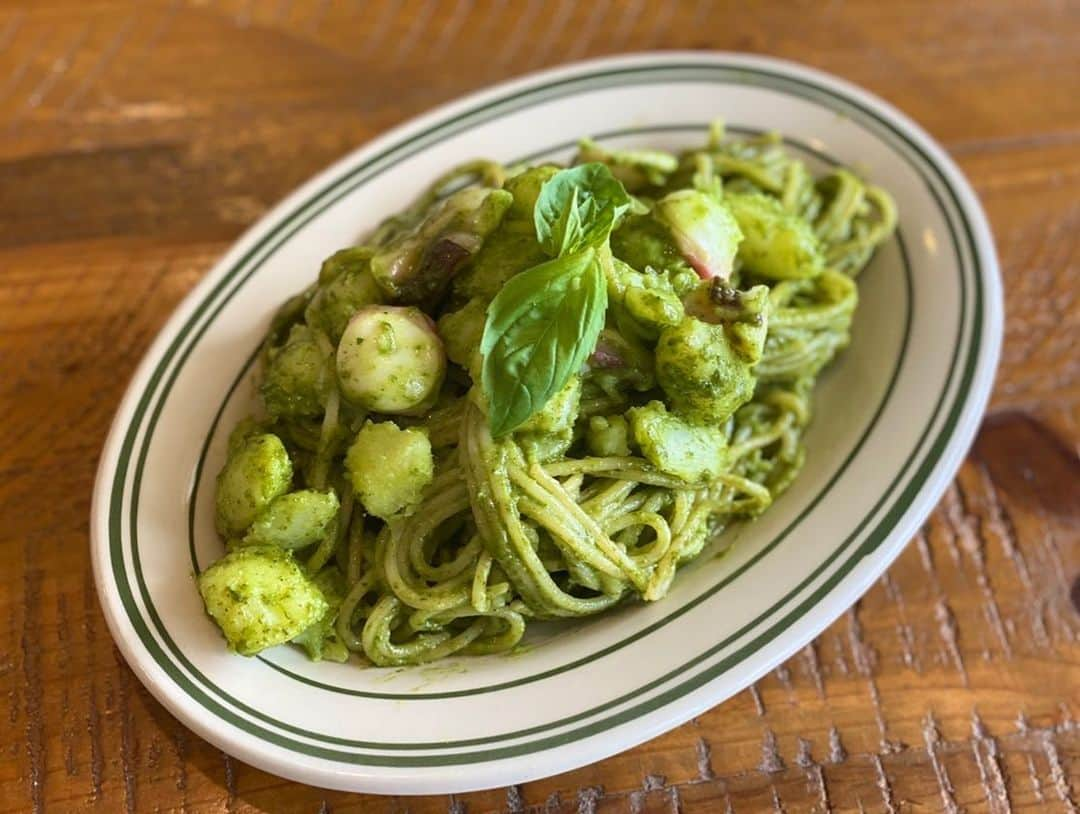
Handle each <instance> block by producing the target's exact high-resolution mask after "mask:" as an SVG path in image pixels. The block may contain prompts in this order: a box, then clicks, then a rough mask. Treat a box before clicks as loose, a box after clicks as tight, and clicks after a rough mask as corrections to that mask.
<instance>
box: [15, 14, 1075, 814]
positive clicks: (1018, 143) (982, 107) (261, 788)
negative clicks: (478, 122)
mask: <svg viewBox="0 0 1080 814" xmlns="http://www.w3.org/2000/svg"><path fill="white" fill-rule="evenodd" d="M648 48H708V49H734V50H743V51H758V52H764V53H770V54H775V55H779V56H784V57H788V58H792V59H797V60H801V61H803V62H807V63H810V64H812V65H817V66H820V67H822V68H825V69H826V70H831V71H834V72H836V73H839V74H842V75H844V76H846V77H848V78H849V79H851V80H853V81H855V82H858V83H860V84H863V85H865V86H866V87H868V88H869V89H870V90H872V91H874V92H876V93H878V94H880V95H882V96H884V97H885V98H886V99H888V100H890V101H892V102H894V103H895V104H897V105H898V106H899V107H901V108H903V109H904V110H906V111H907V112H909V113H910V114H911V115H912V116H914V118H915V119H917V120H918V121H919V122H920V123H921V124H923V125H924V126H925V127H926V128H927V129H928V130H929V131H930V132H931V133H932V134H933V135H934V136H935V137H937V138H938V139H940V140H941V141H942V142H943V143H944V144H945V146H946V147H947V148H948V149H949V150H950V151H951V153H952V154H953V155H954V156H955V157H956V159H957V160H958V161H959V162H960V164H961V165H962V167H963V168H964V170H965V171H966V172H967V173H968V174H969V177H970V178H971V179H972V181H973V183H974V185H975V187H976V189H977V191H978V192H979V194H980V196H981V197H982V200H983V203H984V205H985V206H986V208H987V211H988V213H989V215H990V219H991V221H992V223H993V226H994V229H995V234H996V238H997V243H998V249H999V252H1000V255H1001V260H1002V266H1003V270H1004V274H1005V282H1006V289H1007V310H1008V324H1007V334H1006V344H1005V350H1004V354H1003V359H1002V367H1001V372H1000V375H999V379H998V382H997V387H996V390H995V394H994V398H993V403H992V409H991V412H990V414H989V416H988V418H987V420H986V422H985V424H984V426H983V428H982V431H981V433H980V435H979V437H978V440H977V443H976V445H975V447H974V448H973V450H972V452H971V454H970V456H969V457H968V459H967V461H966V462H965V463H964V465H963V468H962V469H961V471H960V473H959V475H958V477H957V479H956V481H955V483H954V484H953V485H952V487H951V488H950V489H949V491H948V493H947V494H946V496H945V498H944V500H943V501H942V504H941V506H939V507H938V509H937V510H936V511H935V513H934V514H933V516H932V517H931V518H930V520H929V521H928V522H927V524H926V526H925V527H924V528H923V530H922V531H921V532H920V534H919V535H918V536H917V538H916V539H915V540H914V541H913V542H912V544H911V545H910V546H909V547H908V548H907V549H906V551H905V552H904V554H903V555H902V556H901V557H900V559H899V560H898V561H897V563H896V564H895V565H894V566H893V567H892V568H891V569H890V570H889V572H888V573H887V574H886V575H885V576H884V577H883V578H882V579H881V580H880V581H879V582H878V583H877V584H876V585H874V586H873V588H871V590H870V591H869V592H868V593H867V594H866V596H865V597H864V598H863V599H862V600H861V601H860V602H859V603H858V604H857V605H856V606H855V607H854V608H852V609H851V610H850V611H849V612H848V613H847V614H846V615H845V616H844V617H843V618H842V619H841V620H839V621H838V622H837V623H836V624H834V625H833V626H832V627H831V628H829V629H828V630H827V631H826V632H825V633H823V634H822V635H821V636H820V637H819V638H818V639H817V640H816V641H814V642H813V643H812V644H811V645H809V646H808V647H807V648H806V649H805V650H804V651H803V652H801V653H800V654H798V655H797V656H795V657H794V658H792V659H791V660H790V661H788V662H787V663H786V664H785V665H783V666H782V667H780V668H779V669H777V670H776V671H774V672H773V673H771V674H769V675H768V676H766V677H765V678H763V679H762V680H761V681H759V682H758V683H757V685H756V686H755V687H753V688H752V689H750V690H748V691H746V692H744V693H742V694H740V695H739V696H737V697H736V698H733V699H731V700H730V701H728V702H727V703H725V704H722V705H721V706H719V707H716V708H715V709H712V710H710V711H709V712H708V713H706V714H704V715H702V716H701V717H700V718H698V719H696V720H694V721H692V722H690V723H689V724H687V725H685V726H683V727H680V728H679V729H677V730H675V731H673V732H670V733H668V734H666V735H664V736H662V737H659V738H657V739H655V740H653V741H650V742H649V743H646V744H644V745H642V746H640V747H638V748H636V749H633V750H631V751H629V752H626V753H624V754H621V755H618V756H616V757H614V758H611V759H609V760H606V761H604V762H602V763H599V764H597V765H594V766H590V767H586V768H583V769H580V770H578V771H575V772H571V773H569V774H566V775H562V776H558V777H553V778H549V779H547V780H543V781H539V782H536V783H530V784H527V785H525V786H523V787H511V788H507V789H499V790H493V791H489V792H483V793H478V794H472V795H462V796H457V797H450V798H446V797H438V798H413V799H407V798H376V797H366V796H362V795H350V794H340V793H330V792H324V791H320V790H317V789H312V788H308V787H305V786H301V785H297V784H293V783H288V782H285V781H282V780H280V779H278V778H275V777H272V776H270V775H267V774H265V773H263V772H260V771H257V770H255V769H253V768H250V767H248V766H246V765H244V764H242V763H240V762H238V761H236V760H234V759H231V758H229V757H226V756H225V755H223V754H222V753H221V752H220V751H218V750H216V749H214V748H212V747H211V746H209V745H208V744H206V743H205V742H203V741H202V740H200V739H199V738H197V737H196V736H194V735H192V734H191V733H190V732H188V731H187V730H186V729H185V728H184V727H183V726H181V725H180V724H178V723H177V722H176V721H175V720H174V719H173V718H172V717H171V716H169V715H168V714H167V713H166V712H164V711H163V710H162V708H161V707H160V706H159V705H158V704H157V703H156V702H155V701H153V700H152V699H151V698H150V696H149V695H148V694H147V692H146V691H145V690H144V689H143V688H142V686H141V685H140V684H139V683H138V681H137V680H136V679H135V678H134V676H133V675H132V673H131V672H130V670H128V668H127V667H126V666H125V665H124V664H123V662H122V660H121V659H120V657H119V655H118V654H117V652H116V650H115V648H114V647H113V645H112V643H111V640H110V639H109V636H108V632H107V631H106V629H105V626H104V622H103V620H102V617H101V614H100V611H99V609H98V605H97V600H96V598H95V596H94V591H93V585H92V581H91V577H90V574H89V568H88V557H87V524H88V511H89V495H90V490H91V486H92V482H93V475H94V467H95V465H96V459H97V455H98V451H99V449H100V446H101V443H102V441H103V439H104V434H105V432H106V430H107V427H108V423H109V420H110V417H111V415H112V413H113V411H114V409H115V407H116V405H117V402H118V400H119V398H120V395H121V393H122V391H123V388H124V384H125V381H126V379H127V377H128V376H129V375H130V374H131V372H132V370H133V368H134V366H135V364H136V363H137V361H138V359H139V358H140V356H141V355H142V353H143V352H144V351H145V349H146V347H147V346H148V344H149V342H150V341H151V339H152V338H153V336H154V334H155V332H156V331H157V329H158V328H159V327H160V325H161V324H162V322H163V321H164V320H165V318H166V317H167V316H168V314H169V313H170V311H171V310H172V309H173V308H174V307H175V305H176V304H177V302H178V301H179V299H180V298H181V297H182V296H183V295H184V293H185V292H187V291H188V290H189V289H190V288H191V287H192V286H193V285H194V283H195V282H196V281H197V280H198V279H199V278H200V276H201V275H202V274H203V273H204V272H205V271H206V270H207V268H208V267H209V266H210V265H211V264H212V263H213V261H214V260H215V258H216V257H218V256H219V255H220V253H221V252H222V251H223V250H224V249H225V248H226V246H227V245H228V244H229V242H230V241H231V240H233V239H234V238H235V237H236V235H237V234H238V233H239V232H240V231H241V230H242V229H243V228H244V227H245V226H246V225H248V224H249V223H251V222H252V221H253V220H254V219H256V218H257V217H258V216H259V215H260V214H261V213H262V212H263V211H264V210H265V209H266V208H267V207H269V206H270V205H272V204H273V203H274V202H275V201H276V200H277V199H279V198H280V197H281V196H282V195H283V194H285V193H286V192H287V191H289V190H290V189H291V188H292V187H294V186H295V185H296V184H297V183H299V182H300V181H302V180H303V179H305V178H306V177H308V176H309V175H311V174H312V173H313V172H314V171H316V170H317V169H319V168H321V167H322V166H324V165H326V164H327V163H329V162H330V161H332V160H333V159H335V158H336V157H338V156H340V155H342V154H343V153H345V152H346V151H347V150H349V149H351V148H353V147H354V146H356V145H357V144H360V143H362V142H363V141H365V140H366V139H368V138H370V137H372V136H373V135H375V134H376V133H378V132H380V131H382V130H384V129H386V128H387V127H389V126H391V125H393V124H394V123H396V122H398V121H400V120H402V119H403V118H405V117H407V116H409V115H412V114H414V113H417V112H420V111H422V110H424V109H425V108H427V107H430V106H431V105H433V104H436V103H438V102H440V101H444V100H446V99H449V98H452V97H454V96H456V95H458V94H460V93H462V92H464V91H467V90H469V89H472V88H475V87H479V86H481V85H483V84H485V83H488V82H492V81H496V80H498V79H501V78H504V77H506V76H510V75H515V74H519V73H521V72H524V71H527V70H531V69H535V68H539V67H543V66H546V65H552V64H557V63H560V62H564V61H566V60H570V59H574V58H580V57H584V56H589V55H597V54H604V53H614V52H618V51H626V50H634V49H648ZM1077 54H1080V6H1078V5H1077V4H1076V3H1068V2H1052V1H1051V0H1046V2H1039V1H1038V0H1026V1H1025V2H1020V3H1016V2H1007V1H1006V0H986V1H985V2H978V3H976V2H955V3H950V4H938V3H930V2H893V3H875V2H869V1H867V2H847V3H844V2H833V3H828V4H819V3H810V2H800V3H789V2H780V0H775V1H774V2H760V3H753V4H747V3H745V2H743V3H737V4H736V3H712V2H697V3H664V4H652V3H647V2H645V1H644V0H627V2H615V1H614V0H596V1H595V2H592V3H575V2H571V0H555V2H551V3H542V2H539V0H526V2H520V3H504V2H495V0H491V1H490V2H473V0H449V2H434V0H407V1H406V2H327V1H326V0H292V1H291V2H290V0H270V1H268V2H262V0H202V1H201V2H196V1H195V0H172V1H171V2H170V1H169V0H163V1H162V2H110V1H109V0H85V1H83V2H77V1H76V0H39V2H34V3H25V2H24V3H18V2H10V1H9V0H0V558H2V563H3V566H4V568H3V571H2V574H3V576H2V577H0V620H2V621H0V699H2V700H0V706H3V707H5V708H6V709H3V710H0V721H2V722H3V724H2V726H3V728H2V729H0V731H2V732H3V733H4V734H5V735H6V737H4V738H3V739H0V812H16V811H45V810H51V811H62V812H66V811H103V812H113V811H128V812H142V811H158V810H160V811H198V812H201V811H227V812H253V811H275V812H276V811H304V812H331V811H332V812H345V811H375V812H380V811H385V812H400V811H410V812H435V811H439V812H446V811H449V812H466V811H467V812H484V811H508V812H541V811H542V812H574V811H576V812H607V811H619V812H679V811H683V812H689V811H733V812H747V811H775V812H781V811H783V812H797V811H818V812H822V811H885V812H901V811H916V810H931V811H944V812H960V811H969V812H976V811H987V812H993V813H994V814H996V813H997V812H1014V811H1016V812H1018V811H1027V810H1032V811H1034V810H1039V811H1042V810H1046V811H1058V812H1076V811H1077V810H1078V807H1080V727H1078V724H1077V714H1078V706H1080V582H1078V579H1080V463H1078V457H1077V452H1078V449H1080V355H1078V353H1077V350H1076V349H1077V347H1078V346H1080V305H1078V302H1077V291H1078V290H1080V252H1078V237H1077V235H1078V233H1080V197H1078V196H1077V190H1078V189H1080V61H1078V57H1077Z"/></svg>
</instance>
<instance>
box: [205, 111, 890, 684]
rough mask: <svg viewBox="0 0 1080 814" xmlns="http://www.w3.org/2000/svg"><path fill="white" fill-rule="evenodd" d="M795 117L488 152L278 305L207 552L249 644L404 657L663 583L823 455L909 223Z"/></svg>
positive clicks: (476, 644)
mask: <svg viewBox="0 0 1080 814" xmlns="http://www.w3.org/2000/svg"><path fill="white" fill-rule="evenodd" d="M895 225H896V210H895V206H894V205H893V202H892V199H891V198H890V197H889V195H888V194H887V193H886V192H884V191H883V190H881V189H879V188H877V187H874V186H872V185H869V184H867V183H866V182H865V181H863V180H862V179H860V178H859V177H858V176H857V175H856V174H855V173H854V172H852V171H851V170H849V169H845V168H836V169H834V170H832V171H831V172H828V173H827V174H825V175H822V176H817V177H815V176H814V174H813V173H812V172H811V171H810V169H809V168H808V167H807V166H806V164H804V163H803V162H802V161H801V160H800V159H798V158H796V157H794V156H792V155H791V154H790V153H789V152H788V151H787V150H786V149H785V147H784V145H783V142H782V140H781V139H780V138H779V137H778V136H776V135H772V134H770V135H765V136H760V137H754V138H746V139H729V138H727V137H726V136H725V134H724V132H723V128H722V127H720V126H716V127H714V128H713V129H712V131H711V133H710V136H709V139H708V142H707V144H706V145H705V146H704V147H702V148H700V149H695V150H690V151H687V152H685V153H682V154H678V155H676V154H671V153H665V152H662V151H656V150H640V151H617V150H609V149H606V148H605V147H603V146H602V145H598V144H595V143H593V142H591V141H588V140H585V141H583V142H582V145H581V151H580V153H579V156H578V161H577V163H576V164H575V165H574V166H573V168H572V169H569V170H562V169H560V168H558V167H555V166H553V165H543V166H539V167H503V166H501V165H499V164H498V163H495V162H491V161H482V160H481V161H473V162H470V163H468V164H465V165H463V166H461V167H459V168H457V169H455V170H452V171H451V172H449V173H447V174H446V175H444V176H443V177H441V178H439V179H438V180H437V181H435V183H434V184H432V186H431V188H430V189H429V191H428V192H427V193H425V194H424V195H422V196H421V197H420V198H419V199H418V200H417V201H416V202H415V203H414V204H413V205H411V206H410V207H409V208H407V209H406V210H404V211H403V212H401V213H398V214H397V215H394V216H392V217H390V218H387V219H386V220H384V221H383V223H382V224H381V225H380V226H379V227H378V228H377V229H376V230H375V231H374V232H373V233H372V234H371V235H370V236H369V238H368V239H366V240H365V241H364V243H363V244H362V245H360V246H357V247H353V248H349V249H345V250H342V251H340V252H337V253H336V254H334V255H333V256H331V257H330V258H329V259H328V260H327V261H326V262H325V263H324V264H323V266H322V269H321V271H320V272H319V278H318V281H317V283H315V284H313V285H312V286H311V287H310V288H308V289H307V290H306V291H305V292H303V293H302V294H300V295H298V296H297V297H294V298H292V299H291V300H289V302H287V303H286V304H285V305H284V306H282V308H281V310H280V311H279V312H278V314H277V315H276V317H275V318H274V320H273V323H272V325H271V328H270V331H269V333H268V335H267V338H266V343H265V349H264V353H263V359H262V373H261V378H260V395H261V412H260V414H259V416H258V417H256V418H252V419H247V420H245V421H244V422H242V423H241V424H240V425H239V426H238V427H237V428H236V430H235V431H234V432H233V434H232V436H231V437H230V441H229V454H228V458H227V461H226V464H225V466H224V467H223V469H222V472H221V474H220V475H219V478H218V492H217V527H218V531H219V533H220V534H221V536H222V538H223V540H224V541H225V542H226V543H227V549H228V553H227V554H226V556H225V557H224V558H223V559H222V560H220V561H219V562H217V563H215V564H214V565H213V566H211V567H210V568H208V569H207V571H205V572H204V574H203V575H202V576H201V577H200V591H201V592H202V595H203V598H204V601H205V602H206V606H207V610H208V611H209V613H210V614H211V615H212V616H213V617H214V619H215V620H216V621H217V622H218V623H219V625H220V626H221V628H222V630H223V632H224V633H225V636H226V639H227V641H228V643H229V645H230V647H232V648H233V649H234V650H236V651H238V652H240V653H243V654H246V655H250V654H252V653H255V652H258V651H259V650H261V649H263V648H265V647H268V646H272V645H275V644H279V643H282V642H285V641H290V640H292V641H295V642H297V643H299V644H301V645H302V646H303V647H304V648H305V649H306V650H307V651H308V653H309V655H310V656H311V657H312V658H315V659H321V658H325V659H333V660H338V661H344V660H346V659H347V658H348V656H349V653H350V652H352V653H357V654H360V655H361V656H362V658H363V660H366V661H367V662H370V663H372V664H375V665H379V666H388V665H402V664H419V663H425V662H431V661H435V660H437V659H441V658H445V657H447V656H450V655H454V654H490V653H502V652H506V651H509V650H512V649H513V648H515V647H516V646H517V645H518V644H519V642H520V641H521V639H522V637H523V635H524V634H525V631H526V628H527V626H528V623H529V621H530V620H534V619H556V618H565V617H582V616H589V615H593V614H596V613H600V612H603V611H605V610H607V609H608V608H611V607H613V606H615V605H617V604H620V603H623V602H626V601H628V600H633V599H639V600H644V601H655V600H659V599H662V598H663V597H664V595H665V594H666V593H667V592H668V591H669V589H670V587H671V584H672V581H673V580H674V579H675V577H676V572H677V570H678V568H679V567H680V566H681V565H683V564H685V563H687V562H689V561H690V560H692V559H693V558H694V557H696V556H697V555H698V554H700V553H701V551H702V550H703V549H704V547H705V546H706V545H707V543H708V542H709V540H711V539H713V538H714V537H715V536H716V535H717V534H718V533H719V532H721V531H722V530H723V529H724V528H726V527H727V526H729V525H730V524H732V523H734V522H739V521H743V520H747V519H750V518H753V517H754V516H756V515H758V514H760V513H761V512H763V511H765V510H766V509H768V507H769V506H770V504H771V503H772V502H773V500H775V498H776V497H777V495H779V494H780V493H781V492H782V491H783V490H784V489H786V488H787V486H788V485H789V484H790V483H791V481H792V479H793V478H795V477H796V475H797V474H798V472H799V469H800V468H801V466H802V463H803V460H804V458H805V450H804V447H803V442H802V439H803V434H804V433H805V431H806V428H807V426H808V424H809V422H810V418H811V400H812V393H813V386H814V382H815V379H816V377H817V376H818V374H819V373H820V371H821V370H822V369H823V368H824V367H825V366H826V365H827V364H828V363H829V362H830V361H831V360H832V359H833V358H834V357H835V356H836V354H837V353H838V352H839V351H840V350H842V349H843V348H844V347H845V346H846V345H847V344H848V342H849V340H850V326H851V320H852V316H853V314H854V312H855V308H856V306H857V303H858V288H857V285H856V279H857V277H858V275H859V273H860V272H861V271H862V270H863V268H864V267H865V266H866V264H867V263H868V262H869V260H870V258H871V257H872V255H873V253H874V250H875V249H876V248H877V247H878V246H879V245H881V243H882V242H883V241H885V240H886V239H887V238H888V237H889V236H890V235H891V234H892V232H893V230H894V228H895Z"/></svg>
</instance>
